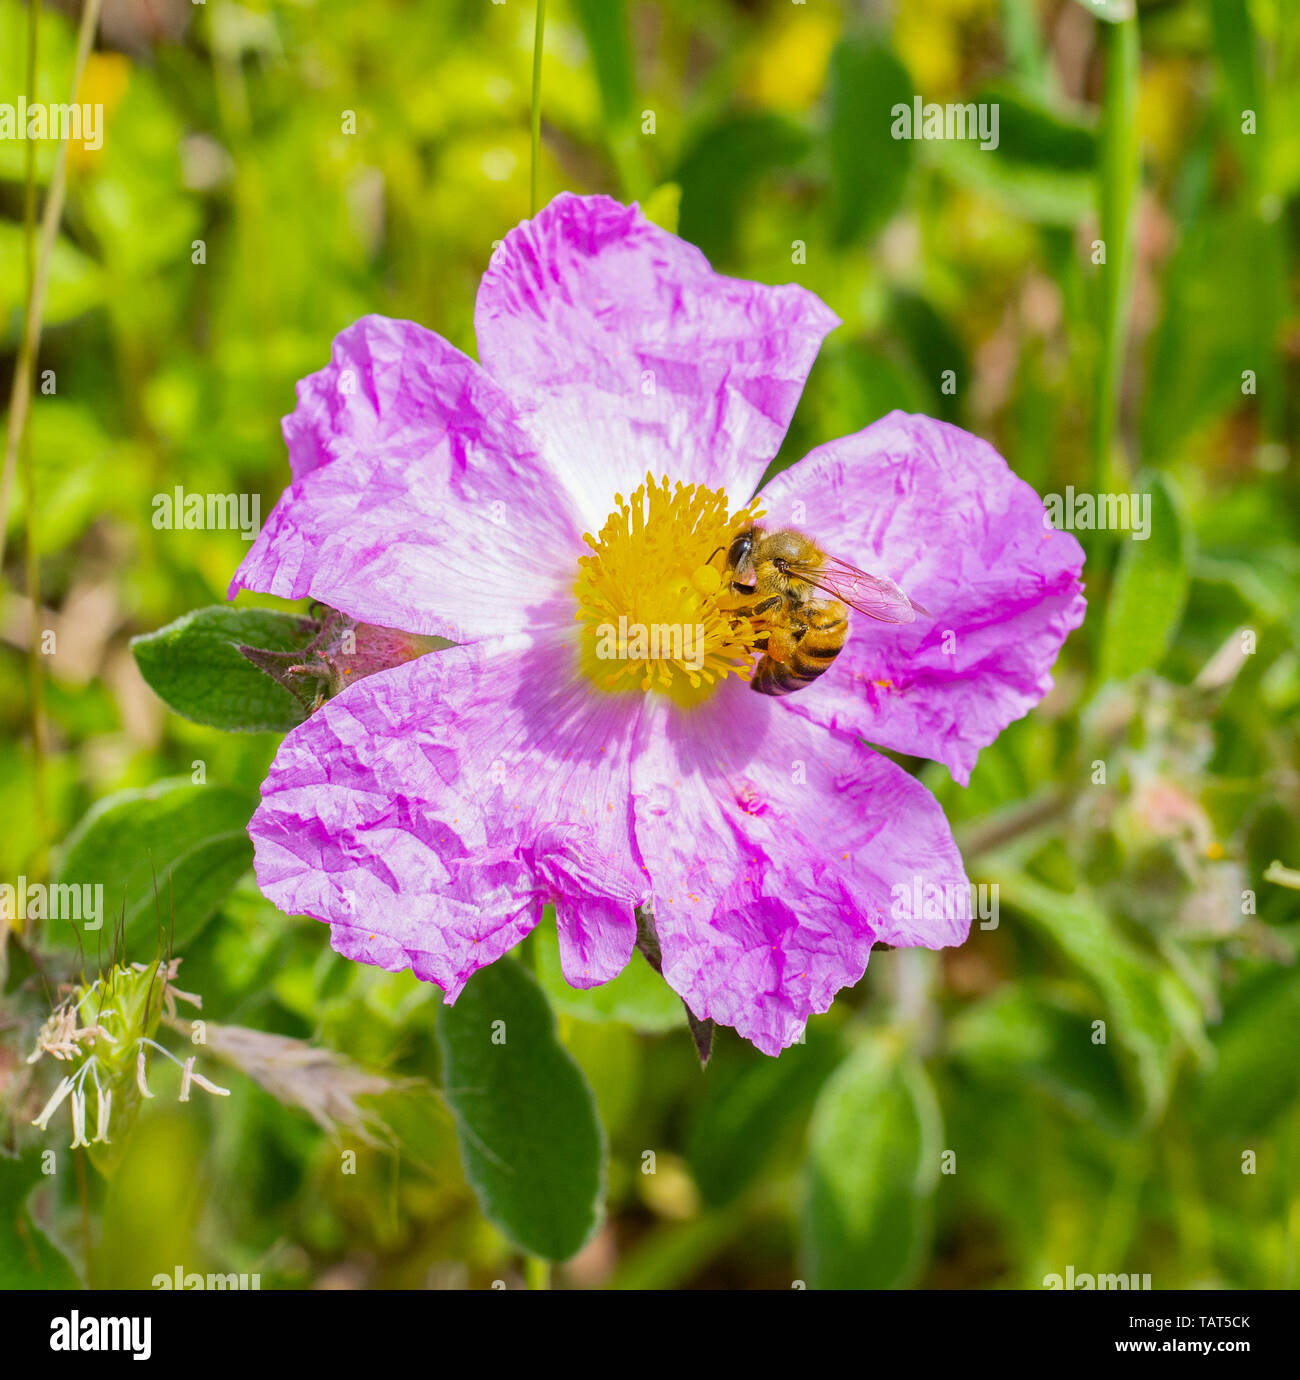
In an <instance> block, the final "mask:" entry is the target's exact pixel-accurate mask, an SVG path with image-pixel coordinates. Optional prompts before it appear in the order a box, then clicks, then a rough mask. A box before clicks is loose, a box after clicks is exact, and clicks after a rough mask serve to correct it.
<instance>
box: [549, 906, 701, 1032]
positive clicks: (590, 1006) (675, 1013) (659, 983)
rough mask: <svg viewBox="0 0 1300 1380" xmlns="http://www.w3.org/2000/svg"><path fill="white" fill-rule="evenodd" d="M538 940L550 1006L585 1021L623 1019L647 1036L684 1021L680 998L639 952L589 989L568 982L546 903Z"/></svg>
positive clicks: (553, 919) (676, 1025) (553, 915)
mask: <svg viewBox="0 0 1300 1380" xmlns="http://www.w3.org/2000/svg"><path fill="white" fill-rule="evenodd" d="M535 943H536V945H537V948H536V953H537V979H538V981H539V982H540V983H541V985H542V990H543V991H544V992H545V993H546V995H547V997H549V998H550V1002H551V1005H552V1006H553V1007H554V1008H555V1009H556V1010H557V1011H563V1012H564V1014H565V1015H566V1016H576V1017H577V1018H578V1019H579V1020H582V1021H595V1022H606V1021H621V1022H622V1023H623V1024H625V1025H630V1026H631V1027H632V1028H633V1029H634V1030H640V1031H644V1032H645V1033H646V1034H649V1035H656V1034H659V1033H660V1032H662V1031H665V1030H676V1029H678V1028H679V1027H680V1026H683V1025H685V1024H686V1008H685V1007H684V1006H683V1005H682V999H681V998H680V997H679V996H678V995H677V993H676V992H674V991H673V989H672V988H671V987H669V985H668V984H667V983H666V982H665V981H664V980H663V978H661V977H660V976H659V974H658V973H656V972H655V970H654V969H653V968H652V967H651V966H650V965H649V964H648V963H647V962H646V961H645V959H644V958H642V957H641V955H640V954H638V953H634V954H633V955H632V957H631V959H630V960H629V962H628V965H627V967H626V968H624V969H623V971H622V972H621V973H620V974H619V975H618V976H617V977H616V978H615V979H614V980H613V981H612V982H606V983H604V984H602V985H601V986H600V987H589V988H586V989H585V990H584V989H580V988H577V987H570V986H569V984H568V983H567V982H565V980H564V973H563V970H562V969H561V967H560V947H559V942H558V940H557V939H556V934H555V909H554V907H552V906H547V907H546V912H545V915H544V917H543V920H542V923H541V925H539V926H538V934H537V939H536V941H535Z"/></svg>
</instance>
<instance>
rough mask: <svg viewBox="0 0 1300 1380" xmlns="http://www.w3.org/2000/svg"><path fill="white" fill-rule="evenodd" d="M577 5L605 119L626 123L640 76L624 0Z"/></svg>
mask: <svg viewBox="0 0 1300 1380" xmlns="http://www.w3.org/2000/svg"><path fill="white" fill-rule="evenodd" d="M574 8H575V9H576V10H577V15H578V23H579V25H580V26H581V28H582V33H583V36H584V37H585V38H586V40H587V47H588V48H590V49H591V60H592V65H593V66H594V67H595V69H596V80H597V82H598V83H599V85H600V103H601V105H602V107H603V108H604V111H605V118H606V119H607V120H608V121H609V122H610V123H611V124H614V125H618V124H625V123H626V122H627V121H628V120H630V119H631V118H632V96H633V92H634V91H635V89H636V79H635V76H634V74H633V70H632V43H631V39H630V38H629V36H628V28H627V7H626V5H625V3H624V0H574Z"/></svg>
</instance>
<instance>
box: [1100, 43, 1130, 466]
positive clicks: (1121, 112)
mask: <svg viewBox="0 0 1300 1380" xmlns="http://www.w3.org/2000/svg"><path fill="white" fill-rule="evenodd" d="M1100 28H1101V30H1102V31H1103V34H1104V42H1105V48H1106V86H1105V91H1104V93H1103V96H1102V104H1101V169H1100V172H1101V185H1100V193H1101V196H1100V222H1101V238H1102V242H1103V243H1104V244H1105V246H1106V278H1105V281H1104V284H1103V287H1102V306H1101V364H1100V368H1099V370H1098V379H1097V398H1096V413H1095V416H1094V430H1093V466H1094V470H1093V473H1094V476H1095V481H1096V486H1097V488H1098V489H1099V490H1103V491H1104V490H1108V489H1110V488H1111V487H1112V485H1111V483H1110V482H1109V480H1110V472H1111V461H1112V446H1113V444H1114V439H1115V425H1116V419H1117V417H1118V412H1119V393H1120V386H1121V381H1122V378H1123V372H1124V355H1125V346H1126V345H1127V342H1128V320H1129V307H1130V301H1129V298H1130V294H1131V292H1132V287H1133V254H1134V247H1135V245H1134V241H1135V238H1136V236H1135V233H1134V226H1135V221H1136V216H1135V210H1136V205H1137V195H1138V187H1139V183H1140V178H1141V157H1140V150H1139V146H1138V132H1137V107H1138V80H1139V76H1140V69H1141V48H1140V45H1139V41H1138V22H1137V19H1136V17H1135V18H1132V19H1125V20H1121V21H1120V22H1119V23H1118V24H1102V25H1100Z"/></svg>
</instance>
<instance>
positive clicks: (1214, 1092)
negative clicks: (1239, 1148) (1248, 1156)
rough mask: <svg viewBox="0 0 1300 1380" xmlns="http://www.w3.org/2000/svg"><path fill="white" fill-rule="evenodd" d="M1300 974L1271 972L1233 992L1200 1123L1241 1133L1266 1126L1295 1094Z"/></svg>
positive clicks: (1298, 1086) (1299, 1090)
mask: <svg viewBox="0 0 1300 1380" xmlns="http://www.w3.org/2000/svg"><path fill="white" fill-rule="evenodd" d="M1297 1029H1300V972H1298V971H1297V970H1296V969H1295V968H1278V969H1272V970H1271V971H1269V972H1267V973H1265V974H1264V975H1263V976H1262V977H1260V978H1257V979H1256V980H1255V981H1253V982H1251V983H1249V984H1248V985H1247V986H1246V987H1245V990H1243V991H1242V992H1240V993H1238V994H1237V996H1236V998H1235V1000H1234V1001H1233V1003H1232V1005H1231V1006H1230V1007H1229V1009H1228V1012H1227V1014H1226V1015H1225V1017H1224V1019H1223V1024H1222V1025H1221V1026H1220V1027H1219V1029H1218V1030H1217V1031H1215V1033H1214V1036H1213V1043H1214V1047H1215V1050H1216V1053H1217V1055H1218V1057H1217V1059H1216V1061H1215V1064H1214V1068H1213V1069H1212V1070H1211V1072H1210V1073H1209V1074H1208V1075H1207V1077H1206V1079H1205V1082H1204V1084H1203V1085H1202V1091H1201V1099H1200V1113H1201V1117H1200V1119H1201V1121H1202V1122H1203V1123H1204V1124H1205V1125H1207V1126H1212V1127H1214V1128H1215V1129H1217V1130H1225V1131H1230V1132H1238V1133H1245V1132H1250V1131H1256V1130H1260V1129H1262V1128H1263V1127H1266V1126H1267V1125H1268V1124H1269V1122H1271V1121H1272V1120H1273V1119H1274V1118H1275V1117H1276V1116H1277V1115H1278V1113H1280V1112H1281V1111H1283V1110H1284V1109H1285V1108H1287V1107H1289V1106H1292V1105H1293V1104H1294V1102H1295V1099H1296V1097H1297V1096H1298V1095H1300V1060H1297V1059H1296V1058H1295V1032H1296V1030H1297Z"/></svg>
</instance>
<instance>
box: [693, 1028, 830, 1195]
mask: <svg viewBox="0 0 1300 1380" xmlns="http://www.w3.org/2000/svg"><path fill="white" fill-rule="evenodd" d="M807 1041H808V1042H807V1044H804V1045H792V1046H791V1047H790V1048H789V1049H787V1050H783V1051H782V1052H781V1054H780V1055H779V1056H778V1057H777V1058H775V1059H769V1058H767V1057H766V1056H758V1057H755V1058H752V1059H747V1061H746V1062H745V1063H744V1064H743V1065H742V1066H741V1067H740V1068H739V1069H738V1070H737V1071H736V1072H735V1073H734V1074H733V1075H732V1076H731V1078H729V1079H727V1080H725V1081H720V1082H719V1084H718V1085H717V1086H715V1087H710V1089H709V1092H708V1096H707V1097H706V1098H705V1100H704V1102H703V1103H702V1104H701V1105H700V1109H699V1112H698V1113H697V1114H696V1117H695V1120H694V1122H693V1123H692V1126H691V1130H690V1135H689V1137H688V1140H687V1151H686V1153H687V1158H688V1159H689V1160H690V1165H691V1173H692V1174H693V1175H694V1176H695V1182H696V1183H697V1184H698V1185H699V1187H700V1192H701V1193H703V1195H704V1197H705V1199H706V1200H707V1201H708V1203H709V1204H710V1206H712V1207H725V1206H726V1205H727V1204H728V1203H731V1202H734V1201H735V1199H737V1198H738V1197H739V1196H740V1195H741V1194H742V1193H743V1192H744V1191H745V1189H747V1188H748V1187H749V1186H750V1184H752V1183H753V1182H754V1180H755V1179H757V1178H758V1176H759V1174H760V1173H762V1171H763V1169H764V1168H765V1167H766V1165H767V1164H768V1162H769V1161H770V1160H771V1158H772V1155H773V1152H774V1151H775V1150H776V1148H777V1144H778V1142H779V1140H780V1138H781V1137H782V1135H783V1134H784V1132H785V1131H786V1129H787V1128H788V1127H789V1126H791V1125H792V1123H793V1122H794V1121H795V1120H796V1119H797V1118H798V1117H800V1116H802V1115H804V1114H805V1113H806V1112H807V1109H808V1107H809V1106H811V1104H812V1100H813V1098H814V1097H815V1096H816V1094H817V1090H818V1089H819V1088H820V1087H821V1086H822V1084H823V1083H824V1082H825V1081H826V1079H827V1078H828V1077H829V1076H830V1073H831V1070H832V1069H833V1068H834V1067H835V1064H836V1063H837V1062H838V1059H839V1056H840V1054H841V1053H842V1052H843V1051H842V1049H841V1047H840V1044H839V1041H838V1040H836V1039H833V1038H831V1037H829V1036H816V1035H812V1034H811V1033H810V1034H809V1035H808V1037H807Z"/></svg>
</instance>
